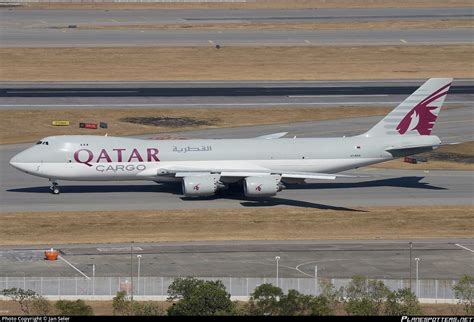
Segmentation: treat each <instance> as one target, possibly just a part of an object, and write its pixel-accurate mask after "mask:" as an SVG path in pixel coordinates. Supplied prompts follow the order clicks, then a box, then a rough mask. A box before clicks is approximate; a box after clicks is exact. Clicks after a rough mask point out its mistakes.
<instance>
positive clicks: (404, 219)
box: [0, 205, 474, 245]
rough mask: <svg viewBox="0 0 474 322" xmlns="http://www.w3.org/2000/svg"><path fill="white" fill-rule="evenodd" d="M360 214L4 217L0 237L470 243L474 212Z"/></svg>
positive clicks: (267, 211)
mask: <svg viewBox="0 0 474 322" xmlns="http://www.w3.org/2000/svg"><path fill="white" fill-rule="evenodd" d="M357 210H358V211H343V210H321V209H318V208H295V207H277V208H271V207H269V208H262V207H257V208H246V209H197V210H194V209H189V210H156V211H122V212H117V211H108V212H83V211H76V212H26V213H23V212H19V213H3V214H2V216H0V236H2V245H37V244H72V243H126V242H130V241H131V240H133V241H135V242H162V241H198V240H199V241H203V240H276V239H278V240H306V239H318V240H319V239H321V240H323V239H420V238H453V237H456V238H470V237H472V232H473V231H474V220H472V218H473V217H472V214H473V211H474V205H468V206H436V207H429V208H427V207H383V208H382V207H380V208H378V207H371V208H358V209H357ZM78 218H80V219H81V220H79V221H78ZM33 227H34V228H33Z"/></svg>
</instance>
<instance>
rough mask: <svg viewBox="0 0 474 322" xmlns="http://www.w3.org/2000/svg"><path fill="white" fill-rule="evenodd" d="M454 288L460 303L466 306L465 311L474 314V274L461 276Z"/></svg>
mask: <svg viewBox="0 0 474 322" xmlns="http://www.w3.org/2000/svg"><path fill="white" fill-rule="evenodd" d="M453 290H454V296H455V297H456V298H457V299H458V303H459V304H461V305H463V306H464V312H466V314H469V315H470V314H474V276H470V275H463V276H461V278H460V279H459V281H458V282H457V283H456V285H454V287H453Z"/></svg>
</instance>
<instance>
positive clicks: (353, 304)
mask: <svg viewBox="0 0 474 322" xmlns="http://www.w3.org/2000/svg"><path fill="white" fill-rule="evenodd" d="M344 291H345V292H346V301H345V305H344V307H345V310H346V312H347V313H349V314H351V315H380V314H381V312H382V308H383V303H384V302H385V299H386V298H387V296H388V294H389V293H390V290H389V289H388V288H387V287H386V286H385V285H384V283H383V282H382V281H377V280H370V281H367V280H366V279H365V278H364V277H363V276H360V275H356V276H354V277H353V278H352V280H351V282H350V283H349V284H348V285H347V286H346V287H345V288H344Z"/></svg>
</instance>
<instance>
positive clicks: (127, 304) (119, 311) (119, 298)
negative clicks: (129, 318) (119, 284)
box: [112, 291, 131, 315]
mask: <svg viewBox="0 0 474 322" xmlns="http://www.w3.org/2000/svg"><path fill="white" fill-rule="evenodd" d="M112 308H113V314H114V315H130V313H131V301H129V300H127V293H126V292H125V291H120V292H117V294H116V295H115V296H114V298H113V299H112Z"/></svg>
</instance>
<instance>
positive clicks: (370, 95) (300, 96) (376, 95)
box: [23, 92, 389, 98]
mask: <svg viewBox="0 0 474 322" xmlns="http://www.w3.org/2000/svg"><path fill="white" fill-rule="evenodd" d="M23 93H24V92H23ZM366 96H369V97H385V96H389V95H387V94H363V95H344V94H342V95H339V94H336V95H288V96H287V97H289V98H303V97H366Z"/></svg>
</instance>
